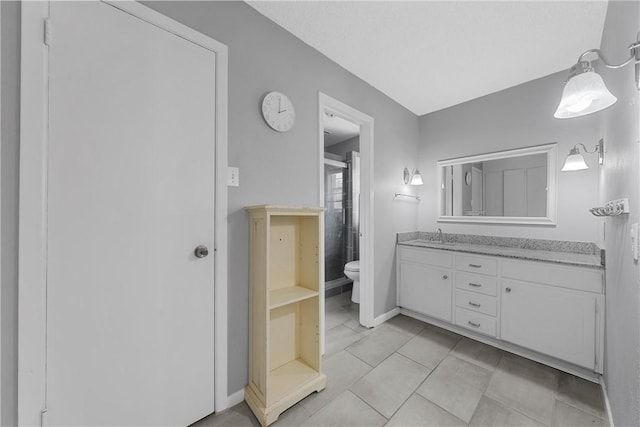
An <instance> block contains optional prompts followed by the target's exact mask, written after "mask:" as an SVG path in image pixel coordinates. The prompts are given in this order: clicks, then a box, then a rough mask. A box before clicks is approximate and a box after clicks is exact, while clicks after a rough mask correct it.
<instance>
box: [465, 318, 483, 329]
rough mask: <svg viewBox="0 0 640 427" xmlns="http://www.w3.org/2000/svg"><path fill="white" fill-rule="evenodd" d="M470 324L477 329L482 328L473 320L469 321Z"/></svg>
mask: <svg viewBox="0 0 640 427" xmlns="http://www.w3.org/2000/svg"><path fill="white" fill-rule="evenodd" d="M467 323H468V324H470V325H471V326H473V327H475V328H479V327H480V323H475V322H472V321H471V320H469V321H467Z"/></svg>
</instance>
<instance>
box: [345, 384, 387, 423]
mask: <svg viewBox="0 0 640 427" xmlns="http://www.w3.org/2000/svg"><path fill="white" fill-rule="evenodd" d="M346 391H348V392H349V393H351V394H353V395H354V396H355V397H356V398H358V399H360V401H361V402H363V403H364V404H365V405H367V406H368V407H369V408H371V409H373V410H374V411H375V412H376V413H378V414H379V415H380V416H381V417H382V418H384V419H385V420H387V422H389V420H390V419H391V418H387V417H385V416H384V415H382V414H381V413H380V411H378V410H377V409H376V408H374V407H373V406H371V405H369V403H367V402H366V401H365V400H364V399H362V398H361V397H360V396H358V395H357V394H356V393H354V392H353V391H351V389H350V388H348V389H347V390H346ZM385 424H386V423H385Z"/></svg>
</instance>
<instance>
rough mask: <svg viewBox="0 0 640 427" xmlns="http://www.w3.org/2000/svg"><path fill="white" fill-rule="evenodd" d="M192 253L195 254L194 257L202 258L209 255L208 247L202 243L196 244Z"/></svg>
mask: <svg viewBox="0 0 640 427" xmlns="http://www.w3.org/2000/svg"><path fill="white" fill-rule="evenodd" d="M193 254H194V255H195V256H196V258H204V257H206V256H207V255H209V248H207V247H206V246H204V245H200V246H196V248H195V249H194V251H193Z"/></svg>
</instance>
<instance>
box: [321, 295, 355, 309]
mask: <svg viewBox="0 0 640 427" xmlns="http://www.w3.org/2000/svg"><path fill="white" fill-rule="evenodd" d="M350 307H351V299H350V294H349V293H342V294H340V295H336V296H334V297H330V298H325V300H324V311H325V313H326V312H328V311H336V310H344V309H348V308H350Z"/></svg>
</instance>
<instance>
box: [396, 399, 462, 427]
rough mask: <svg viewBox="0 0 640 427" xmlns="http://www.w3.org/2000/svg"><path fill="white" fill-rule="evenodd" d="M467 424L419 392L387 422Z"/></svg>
mask: <svg viewBox="0 0 640 427" xmlns="http://www.w3.org/2000/svg"><path fill="white" fill-rule="evenodd" d="M466 425H467V423H465V422H464V421H462V420H461V419H459V418H457V417H455V416H453V415H451V414H450V413H448V412H447V411H445V410H444V409H442V408H441V407H439V406H437V405H435V404H433V403H432V402H429V401H428V400H427V399H425V398H423V397H422V396H419V395H417V394H413V395H412V396H411V397H410V398H409V399H408V400H407V401H406V402H405V404H404V405H402V407H401V408H400V409H399V410H398V412H396V413H395V415H394V416H393V417H392V418H391V419H390V420H389V422H388V423H387V427H414V426H415V427H418V426H425V427H427V426H466Z"/></svg>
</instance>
